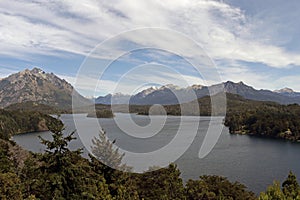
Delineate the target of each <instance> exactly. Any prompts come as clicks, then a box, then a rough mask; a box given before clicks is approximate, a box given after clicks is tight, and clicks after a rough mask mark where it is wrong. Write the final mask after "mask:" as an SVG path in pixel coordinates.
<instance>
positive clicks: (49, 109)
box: [5, 101, 71, 114]
mask: <svg viewBox="0 0 300 200" xmlns="http://www.w3.org/2000/svg"><path fill="white" fill-rule="evenodd" d="M5 110H8V111H22V112H40V113H43V114H62V113H71V111H70V110H63V109H60V108H58V107H54V106H50V105H46V104H42V103H37V102H33V101H26V102H22V103H16V104H11V105H9V106H7V107H5Z"/></svg>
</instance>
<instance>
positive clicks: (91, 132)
mask: <svg viewBox="0 0 300 200" xmlns="http://www.w3.org/2000/svg"><path fill="white" fill-rule="evenodd" d="M116 117H117V118H118V119H120V120H123V122H124V120H125V121H126V120H128V119H129V118H131V119H132V120H133V121H134V122H135V123H136V124H138V125H140V126H146V125H147V124H148V123H149V118H148V117H147V116H138V115H129V114H117V115H116ZM154 118H156V119H157V120H158V121H160V120H163V119H161V117H160V116H154ZM61 119H62V120H63V122H64V123H65V126H66V130H65V133H66V134H67V133H70V132H71V131H74V130H75V129H77V130H79V131H78V133H79V135H78V133H76V134H75V136H76V137H77V140H76V141H73V142H72V143H71V144H70V148H71V149H76V148H81V147H84V145H85V147H86V148H87V149H89V148H90V146H91V142H90V141H91V139H92V138H93V137H95V136H97V134H98V133H99V128H100V127H99V126H95V125H93V124H94V123H95V121H96V122H99V124H100V125H101V127H102V128H103V129H104V130H105V131H106V133H107V136H108V138H110V139H111V140H116V145H118V146H119V147H121V148H124V149H126V150H127V151H134V152H136V153H138V154H141V155H142V154H143V153H146V152H150V151H154V150H155V149H160V148H162V147H164V146H166V145H168V144H169V143H170V142H171V141H172V139H173V138H174V137H175V135H176V133H177V130H178V128H179V124H180V121H181V120H182V118H180V117H175V116H173V117H172V116H170V117H168V118H167V120H166V123H165V124H164V126H163V129H162V130H161V131H159V132H158V133H157V134H156V135H154V136H152V137H149V138H147V139H144V138H137V137H135V136H134V135H133V136H130V135H128V134H125V133H124V131H122V130H121V129H120V128H119V127H118V126H117V124H116V123H115V120H114V119H93V118H87V117H86V115H85V114H76V115H74V116H73V115H62V116H61ZM74 119H76V120H75V121H76V126H75V123H74ZM183 121H184V123H183V124H184V125H183V130H185V136H184V137H183V138H181V142H180V143H178V144H176V145H174V146H173V147H171V148H170V150H169V151H171V152H169V155H170V157H171V156H173V153H174V154H175V152H178V151H180V150H181V149H184V148H183V147H181V146H180V144H181V143H182V144H187V143H189V144H188V148H187V151H185V153H184V154H183V155H182V156H181V157H180V158H179V159H177V160H176V162H175V163H176V164H177V165H178V167H179V169H180V170H181V172H182V177H183V179H184V180H188V179H197V178H198V177H199V176H200V175H204V174H212V175H222V176H226V177H228V178H229V180H231V181H239V182H241V183H243V184H245V185H246V186H247V187H248V188H249V189H250V190H252V191H254V192H256V193H259V192H260V191H264V190H265V189H266V187H267V186H268V185H270V184H272V182H273V180H275V179H276V180H279V181H283V180H284V179H285V178H286V176H287V174H288V172H289V171H290V170H292V171H293V172H294V173H295V174H296V175H297V177H298V178H299V177H300V143H292V142H289V141H283V140H276V139H266V138H260V137H253V136H252V137H251V136H246V135H244V136H242V135H231V134H229V132H228V129H227V128H224V129H223V131H222V133H221V136H220V138H219V139H218V141H217V143H216V145H215V146H214V148H213V149H212V151H211V152H210V153H209V154H208V155H207V156H206V157H204V158H202V159H199V157H198V153H199V149H200V146H201V144H202V142H203V138H204V136H205V134H206V131H207V128H208V126H209V122H210V118H208V117H183ZM196 121H197V122H199V126H198V128H197V130H198V131H197V134H196V135H195V137H194V134H193V133H192V132H193V131H191V132H189V131H188V129H189V127H190V126H191V124H194V123H195V122H196ZM129 128H130V127H129ZM132 132H133V133H134V129H133V130H132ZM136 134H144V133H136ZM145 134H146V136H147V133H145ZM39 135H40V136H42V137H44V138H48V139H50V138H51V134H50V133H49V132H41V133H28V134H22V135H17V136H14V140H15V141H16V142H17V143H18V144H19V145H21V146H22V147H24V148H26V149H28V150H30V151H33V152H42V151H43V150H44V146H43V145H42V144H40V140H39V138H38V136H39ZM146 136H145V137H146ZM190 141H191V142H190ZM87 154H88V151H87V150H86V149H85V151H84V156H87ZM135 164H136V165H137V166H138V165H139V163H138V162H137V163H135Z"/></svg>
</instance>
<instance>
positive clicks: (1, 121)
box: [0, 109, 62, 139]
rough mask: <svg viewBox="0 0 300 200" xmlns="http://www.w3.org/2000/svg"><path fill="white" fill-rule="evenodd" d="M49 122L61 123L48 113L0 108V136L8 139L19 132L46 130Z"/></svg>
mask: <svg viewBox="0 0 300 200" xmlns="http://www.w3.org/2000/svg"><path fill="white" fill-rule="evenodd" d="M49 124H62V122H61V121H60V120H57V119H56V118H53V117H51V116H49V115H46V114H43V113H40V112H33V111H8V110H3V109H0V137H1V138H2V139H9V138H10V137H11V136H13V135H15V134H20V133H28V132H36V131H46V130H49V128H48V126H49Z"/></svg>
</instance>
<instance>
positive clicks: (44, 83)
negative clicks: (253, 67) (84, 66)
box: [0, 68, 300, 109]
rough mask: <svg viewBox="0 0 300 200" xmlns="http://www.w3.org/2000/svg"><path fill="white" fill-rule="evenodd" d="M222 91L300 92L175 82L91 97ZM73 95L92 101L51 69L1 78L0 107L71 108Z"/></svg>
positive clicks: (131, 98) (172, 96) (163, 98)
mask: <svg viewBox="0 0 300 200" xmlns="http://www.w3.org/2000/svg"><path fill="white" fill-rule="evenodd" d="M221 91H225V92H226V93H232V94H237V95H240V96H242V97H244V98H246V99H251V100H259V101H273V102H277V103H280V104H293V103H297V104H300V93H299V92H295V91H293V90H292V89H290V88H283V89H280V90H275V91H270V90H257V89H254V88H253V87H251V86H248V85H246V84H244V83H243V82H238V83H234V82H231V81H227V82H224V83H219V84H216V85H211V86H203V85H192V86H189V87H186V88H181V87H179V86H176V85H172V84H169V85H164V86H161V87H149V88H147V89H145V90H143V91H140V92H139V93H137V94H134V95H128V94H122V93H116V94H108V95H106V96H99V97H98V98H96V99H94V102H95V103H96V104H105V105H109V104H127V103H128V102H129V103H130V104H135V105H152V104H162V105H170V104H178V103H185V102H190V101H193V100H195V99H197V98H201V97H204V96H208V95H214V94H217V93H219V92H221ZM72 95H74V97H75V100H77V101H79V102H80V105H83V106H86V105H90V104H92V102H91V100H89V99H87V98H85V97H83V96H82V95H80V94H79V93H78V92H77V91H76V90H75V89H74V88H73V86H72V85H71V84H70V83H68V82H67V81H66V80H64V79H61V78H59V77H58V76H56V75H55V74H53V73H46V72H44V71H43V70H41V69H38V68H33V69H32V70H29V69H26V70H24V71H21V72H18V73H15V74H12V75H10V76H8V77H6V78H3V79H1V80H0V107H1V108H4V107H7V106H10V105H12V104H17V103H23V102H35V103H39V104H45V105H49V106H54V107H56V108H59V109H70V108H72Z"/></svg>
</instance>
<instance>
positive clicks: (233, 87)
mask: <svg viewBox="0 0 300 200" xmlns="http://www.w3.org/2000/svg"><path fill="white" fill-rule="evenodd" d="M223 89H224V90H223ZM221 90H222V91H225V92H226V93H231V94H237V95H240V96H242V97H244V98H246V99H251V100H258V101H273V102H277V103H280V104H293V103H297V104H300V93H299V92H294V91H293V90H292V89H289V88H284V89H281V90H275V91H270V90H264V89H261V90H257V89H254V88H253V87H251V86H248V85H246V84H244V83H243V82H238V83H234V82H232V81H227V82H224V83H220V84H216V85H211V86H203V85H192V86H189V87H187V88H180V87H178V86H176V85H165V86H162V87H159V88H158V87H150V88H148V89H146V90H143V91H141V92H139V93H137V94H134V95H132V96H130V95H126V94H121V93H117V94H116V95H113V94H108V95H106V96H100V97H98V98H96V99H95V103H96V104H111V103H112V104H126V103H127V102H130V104H135V105H152V104H163V105H170V104H178V103H179V101H178V99H180V102H181V103H185V102H189V101H192V100H195V98H201V97H204V96H207V95H214V94H217V93H218V92H220V91H221ZM175 94H176V95H175Z"/></svg>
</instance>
